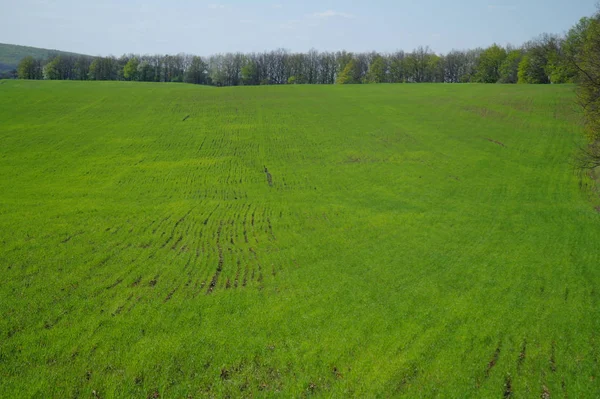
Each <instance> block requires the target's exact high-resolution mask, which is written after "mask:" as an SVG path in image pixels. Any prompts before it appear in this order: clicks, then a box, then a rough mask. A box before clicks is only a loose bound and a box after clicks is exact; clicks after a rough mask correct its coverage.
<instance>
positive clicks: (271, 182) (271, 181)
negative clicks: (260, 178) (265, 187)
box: [265, 166, 273, 186]
mask: <svg viewBox="0 0 600 399" xmlns="http://www.w3.org/2000/svg"><path fill="white" fill-rule="evenodd" d="M265 174H266V175H267V183H269V186H272V185H273V176H272V175H271V173H269V169H267V167H266V166H265Z"/></svg>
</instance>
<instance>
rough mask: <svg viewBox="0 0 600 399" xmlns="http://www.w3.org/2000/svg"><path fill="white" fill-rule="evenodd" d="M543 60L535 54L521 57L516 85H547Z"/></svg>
mask: <svg viewBox="0 0 600 399" xmlns="http://www.w3.org/2000/svg"><path fill="white" fill-rule="evenodd" d="M543 61H544V60H543V59H542V58H541V57H539V56H538V55H536V54H532V53H528V54H525V56H523V58H522V59H521V62H520V63H519V71H518V73H517V75H518V81H517V83H530V84H539V83H549V81H548V76H547V75H546V71H545V70H544V67H545V66H546V65H545V63H544V62H543Z"/></svg>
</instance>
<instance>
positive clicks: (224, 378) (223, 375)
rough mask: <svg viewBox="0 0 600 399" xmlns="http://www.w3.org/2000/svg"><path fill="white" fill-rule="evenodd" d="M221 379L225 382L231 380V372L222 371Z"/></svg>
mask: <svg viewBox="0 0 600 399" xmlns="http://www.w3.org/2000/svg"><path fill="white" fill-rule="evenodd" d="M220 377H221V379H222V380H223V381H225V380H228V379H229V378H230V373H229V370H227V369H221V375H220Z"/></svg>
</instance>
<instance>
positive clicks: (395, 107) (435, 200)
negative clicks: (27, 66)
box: [0, 81, 600, 398]
mask: <svg viewBox="0 0 600 399" xmlns="http://www.w3.org/2000/svg"><path fill="white" fill-rule="evenodd" d="M580 118H581V117H580V115H579V114H578V113H577V107H576V96H575V93H574V87H572V86H556V85H554V86H550V85H547V86H543V85H444V84H437V85H435V84H434V85H425V84H423V85H409V84H406V85H355V86H285V87H284V86H268V87H232V88H210V87H199V86H192V85H182V84H152V83H149V84H143V83H137V84H136V83H124V82H69V81H37V82H32V81H0V243H1V247H0V270H1V273H2V274H1V276H2V277H1V280H0V281H1V284H0V316H1V317H0V396H1V397H7V398H22V397H23V398H24V397H38V398H50V397H55V398H70V397H91V398H94V397H101V398H112V397H123V398H128V397H141V398H146V397H149V398H156V397H159V396H160V398H185V397H194V398H196V397H224V396H227V395H229V396H230V397H240V396H243V397H249V396H250V397H264V396H266V397H271V396H273V397H303V396H317V397H348V396H353V397H397V396H406V397H440V398H465V397H472V398H488V397H495V398H502V397H505V398H506V397H512V398H539V397H545V398H549V397H552V398H563V397H567V396H568V397H569V398H584V397H589V398H592V397H600V365H599V361H600V303H599V299H600V254H599V252H598V248H599V243H600V214H599V213H598V212H597V211H596V210H595V209H594V205H596V204H595V203H594V201H593V200H592V197H591V188H590V187H591V186H590V182H589V181H588V180H587V179H583V180H582V179H581V177H580V175H579V174H578V173H576V171H575V170H574V168H573V162H572V159H573V156H574V154H575V151H576V149H577V148H578V145H580V144H582V142H583V132H582V127H581V126H582V125H581V120H580ZM265 168H267V169H268V172H266V171H265Z"/></svg>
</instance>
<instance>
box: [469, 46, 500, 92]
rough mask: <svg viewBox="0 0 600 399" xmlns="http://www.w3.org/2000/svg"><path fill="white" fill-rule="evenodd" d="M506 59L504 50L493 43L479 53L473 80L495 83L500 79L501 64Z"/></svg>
mask: <svg viewBox="0 0 600 399" xmlns="http://www.w3.org/2000/svg"><path fill="white" fill-rule="evenodd" d="M505 59H506V50H505V49H503V48H502V47H500V46H498V45H497V44H494V45H493V46H491V47H489V48H487V49H485V50H484V51H483V52H482V53H481V54H480V55H479V60H478V62H477V68H476V72H475V82H478V83H497V82H498V81H499V80H500V77H501V75H500V72H501V66H502V64H503V63H504V60H505Z"/></svg>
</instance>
